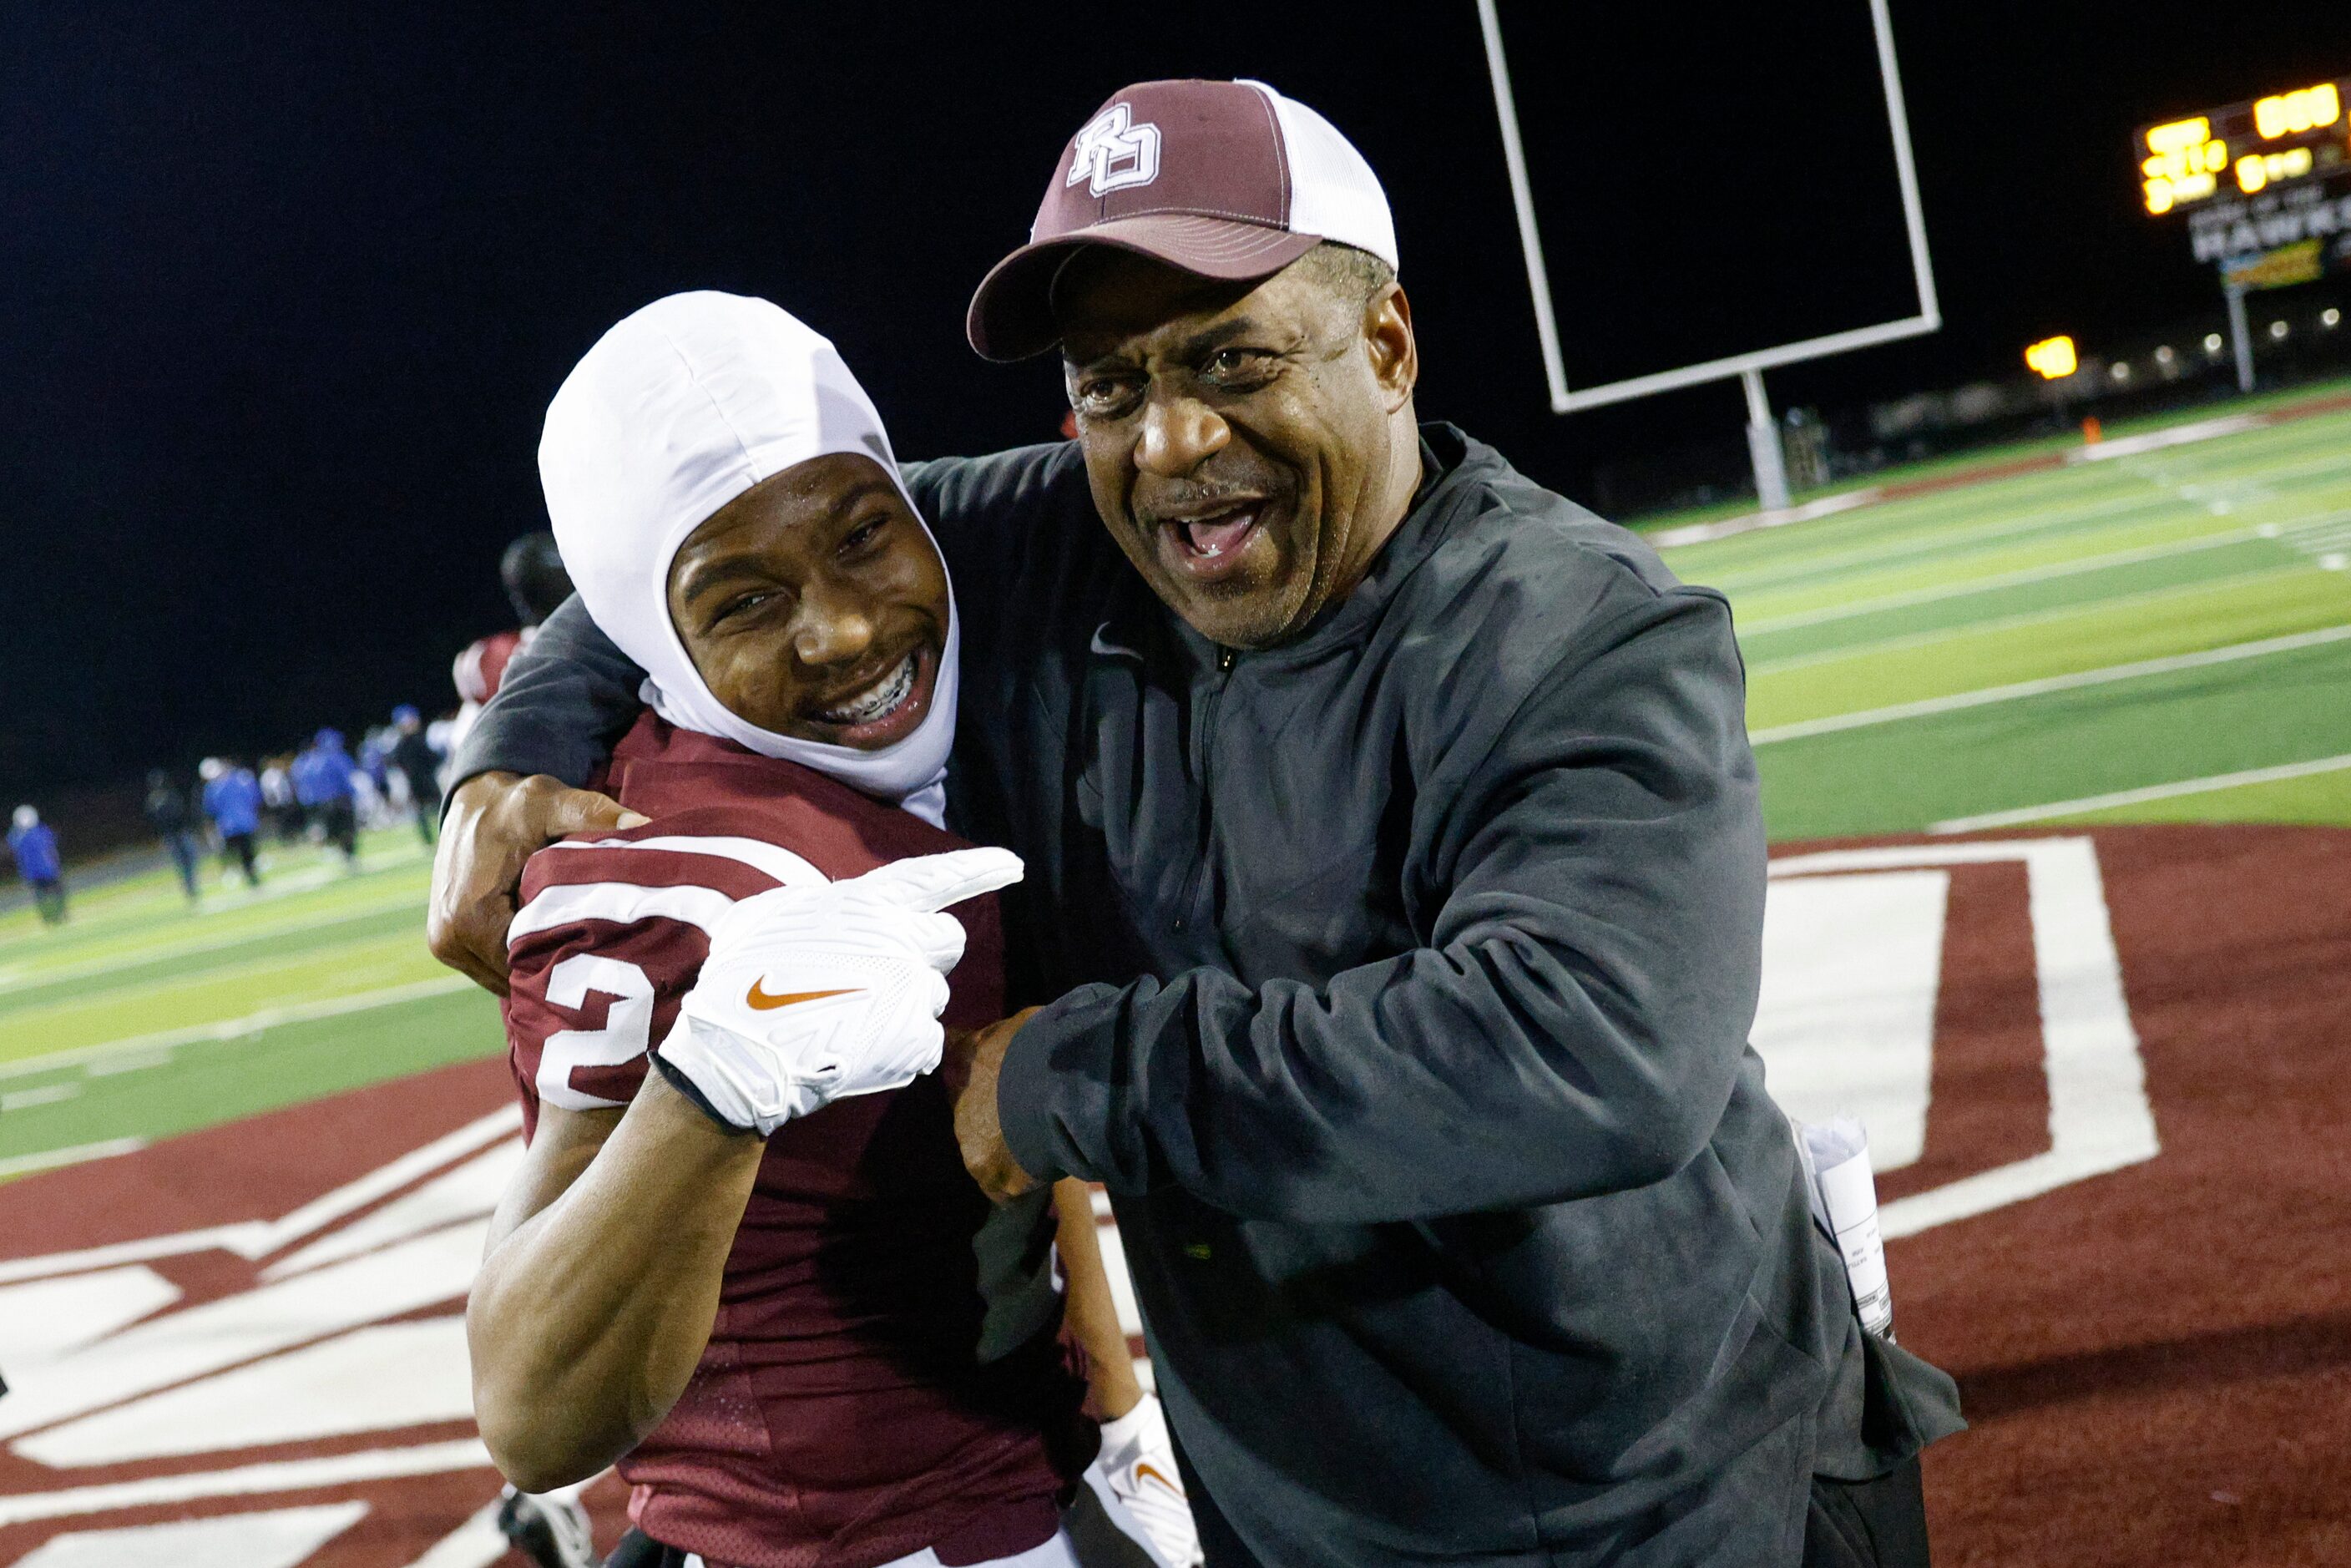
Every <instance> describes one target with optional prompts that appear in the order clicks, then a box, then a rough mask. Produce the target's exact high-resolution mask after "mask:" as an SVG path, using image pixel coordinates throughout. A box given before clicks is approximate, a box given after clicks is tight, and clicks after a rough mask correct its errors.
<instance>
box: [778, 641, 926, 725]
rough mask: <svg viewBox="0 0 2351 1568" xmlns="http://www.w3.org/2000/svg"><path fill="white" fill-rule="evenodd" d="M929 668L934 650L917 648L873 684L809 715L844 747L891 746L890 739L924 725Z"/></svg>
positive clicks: (812, 711) (811, 709) (826, 704)
mask: <svg viewBox="0 0 2351 1568" xmlns="http://www.w3.org/2000/svg"><path fill="white" fill-rule="evenodd" d="M929 668H931V651H929V649H914V651H912V653H907V656H905V658H901V661H898V663H895V665H891V668H889V670H886V673H884V674H879V677H874V679H872V682H870V685H865V686H861V689H856V691H849V694H846V695H841V698H834V701H832V703H825V706H823V707H809V710H807V715H809V717H811V719H816V722H818V724H823V727H825V728H832V731H837V734H834V738H837V740H840V743H841V746H861V747H877V746H889V743H891V740H903V738H905V734H907V731H912V728H914V727H917V724H919V722H922V712H924V706H926V703H924V698H926V694H929V682H926V679H924V673H926V670H929Z"/></svg>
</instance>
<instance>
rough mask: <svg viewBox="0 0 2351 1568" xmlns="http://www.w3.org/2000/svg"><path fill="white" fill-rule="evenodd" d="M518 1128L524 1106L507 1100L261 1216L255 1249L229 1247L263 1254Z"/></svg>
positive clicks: (249, 1255)
mask: <svg viewBox="0 0 2351 1568" xmlns="http://www.w3.org/2000/svg"><path fill="white" fill-rule="evenodd" d="M521 1130H522V1107H521V1106H520V1105H517V1104H515V1103H512V1102H508V1103H506V1104H504V1105H501V1106H499V1107H498V1108H497V1109H496V1110H495V1111H493V1112H491V1113H489V1114H488V1115H486V1116H477V1117H475V1119H474V1120H473V1121H470V1122H468V1123H466V1124H465V1125H464V1126H462V1127H459V1128H457V1129H455V1131H454V1132H448V1133H444V1134H441V1136H439V1137H437V1138H435V1139H434V1140H433V1141H432V1142H431V1143H429V1144H424V1145H420V1146H419V1147H416V1148H413V1149H411V1150H409V1151H408V1153H406V1154H404V1155H401V1156H400V1157H399V1158H398V1159H395V1160H392V1161H389V1162H387V1163H385V1164H383V1165H381V1166H377V1167H376V1168H375V1169H373V1170H371V1171H370V1172H368V1174H367V1175H365V1176H360V1178H359V1179H358V1180H356V1181H350V1182H346V1183H344V1184H343V1185H342V1186H339V1187H337V1188H335V1190H334V1191H332V1192H329V1193H322V1194H321V1195H319V1197H314V1198H312V1199H311V1200H310V1201H309V1202H308V1203H306V1204H304V1205H303V1206H302V1207H299V1208H298V1209H296V1210H294V1211H293V1212H292V1213H291V1214H288V1215H286V1216H285V1217H283V1218H278V1219H274V1220H269V1221H266V1222H265V1223H264V1224H263V1225H262V1226H261V1228H260V1231H259V1233H258V1234H257V1235H256V1240H257V1241H259V1242H260V1243H262V1244H261V1245H257V1246H256V1247H254V1249H253V1250H251V1251H246V1249H245V1248H244V1247H233V1248H232V1249H231V1250H233V1251H236V1252H240V1253H243V1255H244V1256H246V1257H247V1258H262V1257H266V1256H267V1255H268V1254H270V1253H272V1252H275V1251H277V1249H280V1248H282V1247H287V1246H291V1245H292V1244H293V1243H295V1242H297V1241H299V1240H300V1239H302V1238H304V1237H306V1236H308V1235H310V1234H311V1233H312V1232H314V1231H318V1230H322V1229H324V1228H326V1227H328V1226H329V1225H332V1224H333V1223H334V1222H335V1221H337V1220H338V1219H340V1218H343V1216H345V1215H347V1214H351V1213H354V1212H356V1211H358V1210H360V1209H362V1208H365V1207H367V1206H368V1205H369V1204H371V1203H373V1202H374V1201H375V1200H376V1199H378V1198H380V1197H386V1196H388V1195H390V1194H392V1193H395V1192H398V1191H399V1190H400V1189H401V1188H402V1187H404V1186H407V1185H408V1184H409V1183H410V1182H413V1181H414V1180H416V1179H417V1178H418V1177H419V1176H425V1175H427V1174H429V1173H431V1172H433V1171H436V1170H439V1169H440V1168H441V1167H442V1166H445V1165H447V1164H449V1163H450V1162H451V1161H453V1160H455V1159H456V1158H458V1157H459V1156H460V1155H470V1154H472V1153H473V1152H474V1151H475V1150H476V1149H479V1148H481V1147H483V1146H484V1145H488V1144H493V1143H496V1141H497V1140H498V1139H500V1138H503V1137H505V1136H507V1134H511V1133H517V1132H520V1131H521Z"/></svg>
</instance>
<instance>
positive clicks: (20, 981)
mask: <svg viewBox="0 0 2351 1568" xmlns="http://www.w3.org/2000/svg"><path fill="white" fill-rule="evenodd" d="M415 907H417V899H416V895H415V894H402V896H401V897H399V898H392V899H382V900H379V901H378V902H376V903H374V904H367V905H364V906H362V907H360V908H358V909H353V910H350V911H348V912H346V913H344V914H341V915H329V916H327V917H326V918H324V919H318V920H305V921H304V922H303V923H302V929H303V930H304V931H306V932H308V931H321V930H324V929H326V928H327V927H328V926H330V925H350V923H351V922H353V921H355V920H372V919H374V918H376V917H377V916H378V915H389V914H391V913H392V911H394V910H396V909H413V908H415ZM281 935H283V933H282V932H280V931H278V930H277V929H276V928H274V927H270V926H263V927H259V928H257V929H255V930H249V931H242V932H233V933H229V934H227V935H224V936H208V937H205V938H204V939H202V940H201V941H195V942H179V943H173V944H172V945H170V946H158V947H141V948H138V949H136V950H135V951H132V952H127V953H104V954H100V955H99V956H96V957H92V958H83V959H78V960H76V961H75V962H73V963H70V964H60V965H57V966H56V967H47V966H44V967H39V968H35V969H13V970H8V971H5V972H0V991H12V990H23V989H25V988H27V987H30V986H47V985H51V984H54V983H56V982H57V981H60V980H78V979H80V978H81V977H83V976H85V975H103V974H108V973H111V972H113V971H117V970H120V969H123V968H126V967H136V968H145V967H148V966H150V965H153V964H162V963H168V962H170V961H171V960H172V959H174V958H185V957H192V956H195V955H196V954H199V953H217V952H219V951H220V950H222V949H223V948H225V947H242V946H246V944H247V943H252V942H267V941H270V940H273V939H275V938H276V937H277V936H281Z"/></svg>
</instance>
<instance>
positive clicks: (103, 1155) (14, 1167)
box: [0, 1138, 147, 1176]
mask: <svg viewBox="0 0 2351 1568" xmlns="http://www.w3.org/2000/svg"><path fill="white" fill-rule="evenodd" d="M146 1146H147V1140H146V1139H144V1138H108V1139H106V1140H105V1141H104V1142H102V1143H96V1144H75V1145H71V1146H69V1147H67V1148H62V1149H43V1150H42V1151H41V1152H40V1153H38V1154H37V1155H13V1156H11V1157H10V1158H8V1159H5V1160H0V1176H26V1175H28V1174H30V1173H31V1172H34V1171H46V1170H54V1169H55V1168H57V1166H78V1165H81V1164H83V1163H85V1162H86V1161H89V1160H110V1159H112V1158H113V1157H114V1156H115V1155H135V1154H137V1153H138V1152H139V1151H140V1150H141V1149H143V1148H145V1147H146Z"/></svg>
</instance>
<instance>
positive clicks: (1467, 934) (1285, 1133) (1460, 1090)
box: [998, 590, 1765, 1224]
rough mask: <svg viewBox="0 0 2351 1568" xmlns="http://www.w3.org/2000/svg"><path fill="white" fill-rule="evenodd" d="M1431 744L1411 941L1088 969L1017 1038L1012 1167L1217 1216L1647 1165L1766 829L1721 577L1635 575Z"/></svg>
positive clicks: (1387, 1203) (1633, 1175) (1688, 1099)
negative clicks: (1483, 737)
mask: <svg viewBox="0 0 2351 1568" xmlns="http://www.w3.org/2000/svg"><path fill="white" fill-rule="evenodd" d="M1575 644H1576V648H1575V651H1574V652H1573V653H1572V654H1571V655H1570V656H1569V657H1568V658H1567V659H1565V660H1563V661H1562V663H1560V664H1556V665H1554V666H1553V667H1552V668H1551V669H1550V670H1548V671H1547V672H1546V673H1545V674H1543V675H1542V676H1541V677H1540V678H1539V679H1537V680H1536V681H1534V682H1533V683H1532V685H1531V687H1530V688H1527V689H1526V695H1525V696H1524V697H1523V699H1521V700H1520V701H1519V702H1518V703H1516V704H1515V705H1514V706H1513V707H1512V708H1511V711H1510V713H1509V714H1508V715H1507V716H1504V717H1502V718H1501V720H1500V722H1499V725H1498V726H1497V727H1496V728H1495V729H1494V730H1493V731H1492V732H1490V733H1491V734H1492V737H1493V738H1492V740H1491V744H1490V745H1485V744H1480V745H1478V746H1475V747H1456V748H1455V750H1456V751H1463V750H1473V749H1474V750H1475V751H1476V753H1477V755H1476V756H1474V757H1464V758H1460V759H1459V761H1458V766H1457V765H1456V761H1455V758H1454V757H1453V755H1452V754H1450V753H1448V755H1447V757H1446V758H1440V759H1438V760H1437V762H1436V763H1435V764H1433V765H1431V766H1429V767H1427V768H1424V769H1421V770H1420V772H1419V775H1418V777H1417V778H1416V786H1417V794H1416V810H1417V811H1434V812H1437V813H1439V814H1440V817H1441V821H1440V822H1439V823H1438V825H1437V827H1436V828H1435V829H1434V830H1433V831H1429V832H1427V833H1426V834H1422V833H1416V841H1421V842H1425V843H1426V844H1427V845H1429V846H1430V847H1429V848H1427V849H1426V851H1424V852H1420V853H1419V854H1418V856H1417V857H1416V863H1414V864H1412V865H1410V866H1408V867H1407V869H1406V873H1405V875H1406V882H1407V887H1406V892H1407V894H1408V895H1410V894H1413V892H1414V884H1416V883H1418V884H1420V885H1421V887H1422V889H1423V891H1424V892H1425V894H1426V902H1427V903H1429V904H1433V905H1434V906H1435V909H1436V913H1435V915H1434V918H1433V919H1430V920H1427V921H1426V923H1425V925H1424V928H1425V929H1426V930H1427V932H1428V936H1429V942H1428V945H1427V946H1423V947H1419V948H1416V949H1415V950H1413V951H1410V952H1405V953H1402V954H1399V955H1397V956H1394V957H1390V958H1387V959H1384V960H1381V961H1378V962H1374V963H1370V964H1366V965H1364V966H1362V967H1357V968H1353V969H1349V970H1346V971H1343V972H1342V973H1340V974H1339V975H1337V976H1336V977H1333V978H1332V980H1331V981H1330V982H1329V983H1328V984H1326V985H1322V986H1319V987H1318V986H1311V985H1307V984H1303V983H1300V982H1296V981H1284V980H1276V981H1273V982H1270V983H1268V984H1265V985H1261V986H1259V987H1256V988H1251V987H1250V986H1249V985H1248V984H1246V983H1244V982H1243V981H1241V980H1239V979H1238V978H1236V977H1233V976H1231V975H1229V974H1227V973H1225V972H1223V971H1221V970H1214V969H1195V970H1191V971H1188V972H1186V973H1183V974H1180V975H1176V976H1174V977H1171V978H1168V979H1166V980H1165V981H1164V982H1162V981H1158V980H1152V979H1144V980H1140V981H1137V982H1135V983H1134V984H1132V985H1129V986H1126V987H1123V988H1113V987H1109V986H1093V987H1089V988H1084V989H1082V990H1079V991H1076V992H1072V993H1071V994H1070V995H1069V996H1066V997H1064V998H1061V999H1060V1000H1059V1001H1057V1002H1055V1003H1053V1004H1052V1005H1051V1006H1050V1007H1049V1008H1047V1009H1045V1010H1044V1011H1043V1012H1041V1013H1040V1014H1039V1015H1038V1016H1037V1017H1036V1018H1034V1019H1031V1020H1030V1022H1029V1025H1028V1026H1027V1027H1026V1028H1024V1029H1023V1030H1021V1031H1020V1032H1019V1034H1018V1035H1017V1036H1016V1037H1015V1039H1014V1042H1013V1045H1012V1047H1011V1050H1010V1051H1009V1053H1008V1057H1007V1059H1006V1061H1005V1064H1004V1068H1003V1071H1002V1075H1001V1077H1000V1078H999V1080H998V1106H999V1110H1000V1112H1001V1113H1002V1116H1003V1121H1004V1128H1005V1134H1006V1137H1007V1140H1008V1143H1009V1144H1010V1145H1011V1149H1012V1152H1013V1154H1014V1155H1015V1157H1017V1158H1018V1159H1019V1161H1020V1163H1021V1165H1022V1166H1023V1167H1024V1168H1025V1169H1027V1170H1029V1172H1030V1173H1031V1174H1032V1175H1036V1176H1059V1175H1063V1174H1067V1175H1073V1176H1084V1177H1088V1178H1091V1179H1093V1180H1097V1181H1101V1182H1102V1183H1104V1184H1106V1185H1107V1186H1109V1187H1110V1188H1111V1189H1112V1190H1113V1192H1136V1191H1142V1190H1145V1189H1148V1188H1151V1187H1154V1186H1163V1185H1170V1184H1172V1185H1174V1186H1180V1187H1183V1188H1185V1189H1187V1190H1188V1191H1189V1192H1191V1193H1192V1194H1193V1195H1194V1196H1196V1197H1199V1198H1200V1199H1201V1200H1203V1201H1205V1202H1207V1203H1208V1204H1211V1205H1213V1206H1215V1207H1218V1208H1221V1209H1224V1210H1225V1211H1227V1212H1228V1213H1230V1214H1234V1215H1238V1216H1240V1217H1242V1218H1269V1219H1282V1220H1290V1221H1296V1222H1303V1223H1345V1224H1368V1223H1377V1222H1382V1221H1392V1220H1417V1219H1426V1218H1435V1217H1438V1216H1443V1215H1455V1214H1467V1213H1475V1212H1480V1211H1487V1210H1496V1209H1506V1208H1522V1207H1532V1206H1535V1205H1540V1204H1545V1203H1552V1202H1558V1201H1562V1200H1565V1199H1570V1198H1575V1197H1588V1196H1592V1195H1595V1194H1601V1193H1607V1192H1613V1191H1620V1190H1624V1189H1627V1188H1632V1187H1636V1186H1646V1185H1647V1184H1650V1183H1653V1182H1656V1181H1660V1180H1663V1179H1664V1178H1665V1177H1667V1176H1670V1175H1672V1174H1673V1173H1674V1172H1676V1171H1677V1170H1679V1169H1680V1168H1681V1167H1682V1166H1685V1165H1687V1164H1688V1163H1689V1162H1690V1161H1691V1160H1693V1159H1695V1158H1696V1157H1698V1155H1699V1154H1700V1153H1701V1151H1703V1150H1704V1149H1705V1148H1706V1146H1707V1145H1708V1142H1709V1141H1710V1140H1711V1138H1712V1136H1713V1134H1714V1132H1715V1129H1716V1127H1717V1125H1718V1124H1719V1122H1720V1120H1721V1117H1722V1115H1723V1113H1724V1110H1725V1107H1726V1106H1727V1104H1728V1103H1729V1097H1730V1093H1731V1089H1732V1084H1733V1080H1734V1077H1735V1075H1736V1073H1737V1071H1738V1070H1739V1066H1740V1060H1741V1057H1742V1055H1743V1053H1744V1051H1745V1049H1746V1040H1747V1031H1748V1028H1749V1025H1750V1023H1751V1022H1752V1020H1753V1016H1754V1009H1755V999H1756V989H1757V985H1758V982H1759V978H1760V971H1761V929H1762V910H1763V882H1764V871H1765V861H1764V848H1763V834H1762V823H1761V813H1760V810H1759V807H1758V801H1757V795H1756V783H1755V772H1754V761H1753V757H1752V754H1751V753H1750V750H1749V748H1748V744H1747V737H1746V728H1745V721H1744V714H1743V708H1744V679H1743V675H1742V673H1741V670H1740V663H1739V655H1738V651H1737V647H1736V644H1735V643H1734V641H1733V639H1732V636H1731V632H1730V617H1729V610H1728V608H1727V607H1726V606H1725V605H1724V604H1723V603H1722V602H1721V601H1720V600H1719V599H1717V598H1715V597H1713V596H1711V595H1708V594H1704V593H1700V592H1696V591H1680V590H1677V591H1671V592H1667V593H1664V594H1659V595H1648V596H1645V600H1644V602H1642V603H1641V604H1639V605H1636V606H1634V607H1632V608H1631V609H1629V610H1626V611H1620V612H1617V613H1615V614H1614V616H1613V617H1612V619H1611V621H1610V622H1609V625H1608V627H1607V628H1606V629H1604V630H1600V631H1597V632H1579V634H1578V635H1577V637H1576V638H1575Z"/></svg>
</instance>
